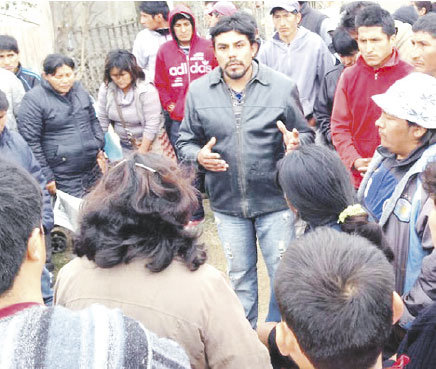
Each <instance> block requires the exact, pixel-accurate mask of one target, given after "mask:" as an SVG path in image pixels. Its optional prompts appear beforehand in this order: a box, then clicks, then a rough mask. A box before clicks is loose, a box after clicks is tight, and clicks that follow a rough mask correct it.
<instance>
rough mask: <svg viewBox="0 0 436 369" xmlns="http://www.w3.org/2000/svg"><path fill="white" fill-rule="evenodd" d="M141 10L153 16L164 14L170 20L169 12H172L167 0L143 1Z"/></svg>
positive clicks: (140, 6) (140, 5)
mask: <svg viewBox="0 0 436 369" xmlns="http://www.w3.org/2000/svg"><path fill="white" fill-rule="evenodd" d="M139 10H140V11H141V12H143V13H147V14H150V15H151V16H155V15H158V14H162V17H163V18H164V19H165V20H166V21H167V20H168V13H169V12H170V9H169V8H168V4H167V2H166V1H141V3H140V4H139Z"/></svg>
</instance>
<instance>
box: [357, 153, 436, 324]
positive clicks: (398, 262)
mask: <svg viewBox="0 0 436 369" xmlns="http://www.w3.org/2000/svg"><path fill="white" fill-rule="evenodd" d="M435 160H436V144H432V145H430V146H428V147H427V148H426V149H425V150H423V151H422V152H420V155H416V156H415V161H414V162H413V163H411V164H412V165H411V166H410V168H409V169H408V171H407V173H405V174H404V175H403V176H402V177H401V178H397V179H396V178H394V176H392V173H393V169H388V170H386V168H384V167H385V165H384V163H385V162H386V161H387V158H386V157H384V156H383V155H381V153H379V152H378V151H376V153H375V155H374V157H373V158H372V161H371V163H370V165H369V168H368V172H367V173H366V175H365V178H364V179H363V181H362V184H361V186H360V188H359V193H358V198H359V200H360V201H363V202H364V204H365V207H367V208H368V211H369V212H370V214H372V215H373V216H374V217H375V218H376V219H377V220H378V222H379V224H380V226H382V227H383V230H384V232H385V235H386V237H387V239H388V241H389V244H390V246H391V248H392V250H393V252H394V255H395V289H396V291H397V292H398V293H399V294H401V295H402V297H403V301H404V303H405V307H406V309H405V311H404V314H403V316H402V317H401V319H400V324H401V325H402V326H403V327H406V328H407V327H408V326H409V324H410V323H411V322H412V321H413V319H414V318H415V317H416V316H417V315H418V314H419V312H420V311H421V310H422V309H423V308H424V307H425V306H427V305H429V304H431V303H432V302H435V301H436V252H435V248H434V245H433V242H432V240H431V234H430V230H429V225H428V216H429V214H430V212H431V211H432V209H433V200H432V199H431V198H430V197H429V196H428V194H426V193H425V191H424V190H423V186H422V183H421V179H420V175H421V173H422V172H423V171H424V170H425V168H426V165H427V163H428V162H431V161H435ZM398 179H399V180H398ZM373 187H374V189H373ZM378 188H380V190H377V189H378Z"/></svg>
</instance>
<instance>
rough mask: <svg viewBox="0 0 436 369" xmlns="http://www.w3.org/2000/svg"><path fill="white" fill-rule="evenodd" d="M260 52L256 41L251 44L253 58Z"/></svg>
mask: <svg viewBox="0 0 436 369" xmlns="http://www.w3.org/2000/svg"><path fill="white" fill-rule="evenodd" d="M258 51H259V43H258V42H256V41H255V42H253V43H252V44H251V56H252V57H253V58H254V57H255V56H256V55H257V52H258Z"/></svg>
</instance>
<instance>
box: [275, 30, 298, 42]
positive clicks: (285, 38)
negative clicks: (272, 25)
mask: <svg viewBox="0 0 436 369" xmlns="http://www.w3.org/2000/svg"><path fill="white" fill-rule="evenodd" d="M297 32H298V28H297V29H296V30H295V32H294V33H292V34H287V35H281V34H279V38H280V40H281V41H283V42H284V43H285V44H287V45H289V44H290V43H291V42H292V41H294V39H295V37H296V36H297Z"/></svg>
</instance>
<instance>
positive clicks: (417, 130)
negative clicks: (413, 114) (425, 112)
mask: <svg viewBox="0 0 436 369" xmlns="http://www.w3.org/2000/svg"><path fill="white" fill-rule="evenodd" d="M426 133H427V128H424V127H421V126H419V125H415V126H413V137H415V138H416V139H417V140H418V141H420V140H421V138H422V136H424V135H425V134H426Z"/></svg>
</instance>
